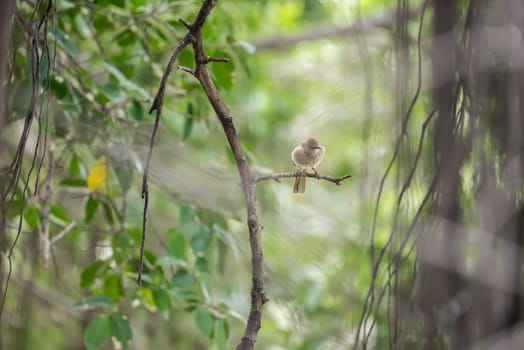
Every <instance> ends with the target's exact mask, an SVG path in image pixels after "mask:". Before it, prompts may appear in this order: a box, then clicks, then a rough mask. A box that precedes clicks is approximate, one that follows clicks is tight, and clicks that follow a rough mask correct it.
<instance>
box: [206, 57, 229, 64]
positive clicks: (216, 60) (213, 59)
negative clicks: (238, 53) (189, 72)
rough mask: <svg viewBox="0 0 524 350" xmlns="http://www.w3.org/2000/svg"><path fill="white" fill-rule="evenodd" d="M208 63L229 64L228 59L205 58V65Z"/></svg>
mask: <svg viewBox="0 0 524 350" xmlns="http://www.w3.org/2000/svg"><path fill="white" fill-rule="evenodd" d="M209 62H226V63H227V62H229V58H226V57H207V59H206V63H209Z"/></svg>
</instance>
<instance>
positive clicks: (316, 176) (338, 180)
mask: <svg viewBox="0 0 524 350" xmlns="http://www.w3.org/2000/svg"><path fill="white" fill-rule="evenodd" d="M285 177H311V178H314V179H317V180H326V181H329V182H332V183H334V184H335V185H337V186H338V185H340V183H341V182H342V181H344V180H346V179H349V178H350V177H351V175H350V174H347V175H344V176H341V177H333V176H330V175H322V174H318V173H317V174H310V173H300V172H295V173H275V174H269V175H263V176H258V177H256V178H255V183H259V182H260V181H265V180H275V181H278V180H280V179H281V178H285Z"/></svg>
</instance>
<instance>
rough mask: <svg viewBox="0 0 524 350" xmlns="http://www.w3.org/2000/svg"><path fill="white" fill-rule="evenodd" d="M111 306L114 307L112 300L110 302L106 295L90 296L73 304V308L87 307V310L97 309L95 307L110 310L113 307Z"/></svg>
mask: <svg viewBox="0 0 524 350" xmlns="http://www.w3.org/2000/svg"><path fill="white" fill-rule="evenodd" d="M113 305H114V303H113V300H111V298H109V297H108V296H106V295H90V296H88V297H86V298H84V299H83V300H81V301H79V302H78V303H76V304H75V306H77V307H89V308H97V307H107V308H111V307H113Z"/></svg>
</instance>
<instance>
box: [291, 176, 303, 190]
mask: <svg viewBox="0 0 524 350" xmlns="http://www.w3.org/2000/svg"><path fill="white" fill-rule="evenodd" d="M305 191H306V177H305V176H297V177H295V183H293V193H304V192H305Z"/></svg>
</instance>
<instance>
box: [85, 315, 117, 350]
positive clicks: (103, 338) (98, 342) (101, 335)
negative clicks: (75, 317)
mask: <svg viewBox="0 0 524 350" xmlns="http://www.w3.org/2000/svg"><path fill="white" fill-rule="evenodd" d="M110 338H111V323H110V322H109V319H108V318H107V317H106V316H98V317H97V318H95V319H94V320H92V321H91V322H90V323H89V325H88V326H87V329H86V332H85V334H84V344H85V346H86V347H87V349H88V350H96V349H100V348H101V347H102V345H104V344H105V343H106V342H107V341H108V340H109V339H110Z"/></svg>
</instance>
